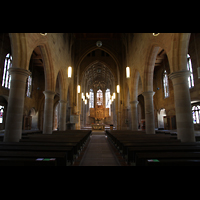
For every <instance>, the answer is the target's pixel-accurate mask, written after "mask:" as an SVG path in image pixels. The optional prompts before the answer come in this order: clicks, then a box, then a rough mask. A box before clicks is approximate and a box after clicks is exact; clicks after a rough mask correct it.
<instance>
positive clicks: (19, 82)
mask: <svg viewBox="0 0 200 200" xmlns="http://www.w3.org/2000/svg"><path fill="white" fill-rule="evenodd" d="M9 74H10V75H11V84H10V92H9V98H8V108H7V117H6V125H5V136H4V142H19V140H20V139H21V134H22V120H23V109H24V95H25V88H26V80H27V77H28V76H29V75H30V74H31V73H30V71H28V70H25V69H21V68H10V69H9Z"/></svg>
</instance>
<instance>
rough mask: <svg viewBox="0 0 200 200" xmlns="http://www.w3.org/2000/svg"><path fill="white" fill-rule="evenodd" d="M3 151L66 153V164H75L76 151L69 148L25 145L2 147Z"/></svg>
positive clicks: (0, 148)
mask: <svg viewBox="0 0 200 200" xmlns="http://www.w3.org/2000/svg"><path fill="white" fill-rule="evenodd" d="M1 151H16V152H17V151H31V152H64V153H66V160H67V161H66V163H67V164H68V165H69V163H70V164H72V163H73V155H74V149H73V147H69V146H41V145H38V146H35V145H31V143H30V145H29V146H23V145H10V146H9V145H0V152H1Z"/></svg>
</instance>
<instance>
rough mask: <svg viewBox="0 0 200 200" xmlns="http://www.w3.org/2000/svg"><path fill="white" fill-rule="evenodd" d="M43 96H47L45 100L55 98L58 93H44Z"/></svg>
mask: <svg viewBox="0 0 200 200" xmlns="http://www.w3.org/2000/svg"><path fill="white" fill-rule="evenodd" d="M43 94H44V95H45V98H54V96H55V94H56V93H55V92H53V91H43Z"/></svg>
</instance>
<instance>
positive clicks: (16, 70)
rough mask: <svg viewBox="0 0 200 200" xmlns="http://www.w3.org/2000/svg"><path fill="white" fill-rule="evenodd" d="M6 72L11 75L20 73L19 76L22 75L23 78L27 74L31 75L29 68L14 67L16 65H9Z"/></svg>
mask: <svg viewBox="0 0 200 200" xmlns="http://www.w3.org/2000/svg"><path fill="white" fill-rule="evenodd" d="M8 72H9V74H10V75H11V76H13V75H21V76H24V77H25V78H27V77H28V76H30V75H31V72H30V71H29V70H26V69H22V68H16V67H11V68H10V69H9V70H8Z"/></svg>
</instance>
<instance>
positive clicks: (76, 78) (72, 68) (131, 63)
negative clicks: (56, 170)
mask: <svg viewBox="0 0 200 200" xmlns="http://www.w3.org/2000/svg"><path fill="white" fill-rule="evenodd" d="M199 59H200V33H0V69H1V70H0V81H1V86H0V140H1V141H0V166H3V165H4V166H7V165H11V166H16V165H19V166H27V165H31V166H69V165H71V166H108V165H110V166H122V165H123V166H141V165H142V166H144V165H145V166H161V165H162V166H171V165H172V166H174V165H191V166H193V165H200V145H199V143H198V141H199V140H200V137H199V136H200V93H199V90H200V79H199V74H200V73H199V71H200V70H199ZM47 161H48V162H47Z"/></svg>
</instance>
